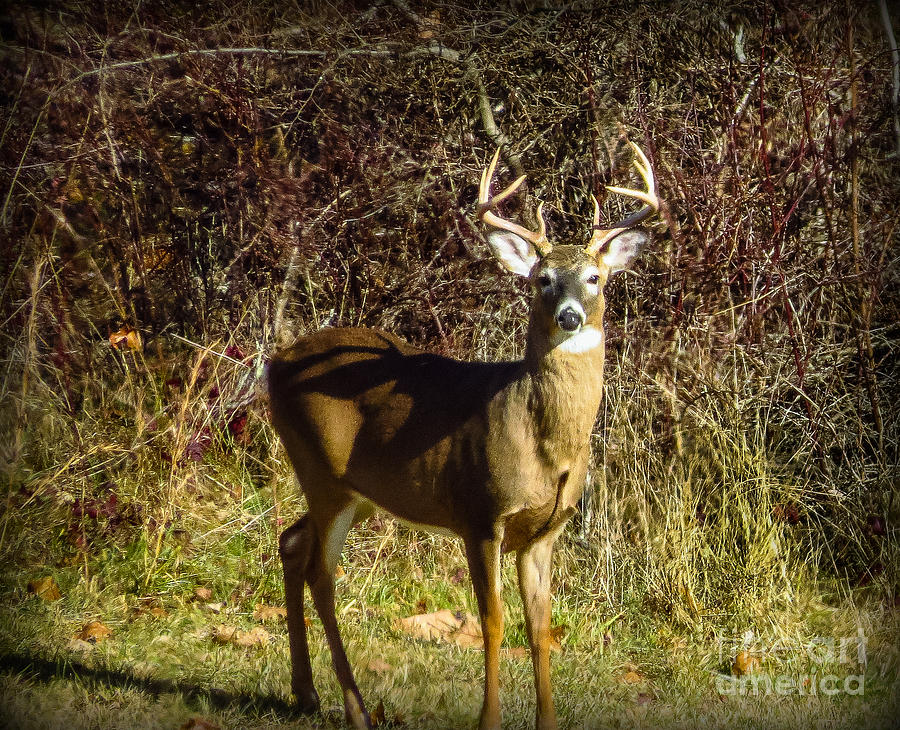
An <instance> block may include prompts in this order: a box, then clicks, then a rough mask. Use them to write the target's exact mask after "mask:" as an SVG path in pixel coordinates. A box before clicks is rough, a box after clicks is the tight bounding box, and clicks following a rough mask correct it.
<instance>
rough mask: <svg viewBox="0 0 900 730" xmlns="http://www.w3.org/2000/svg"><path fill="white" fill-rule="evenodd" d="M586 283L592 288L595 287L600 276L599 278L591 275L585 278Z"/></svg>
mask: <svg viewBox="0 0 900 730" xmlns="http://www.w3.org/2000/svg"><path fill="white" fill-rule="evenodd" d="M587 283H588V284H591V285H593V286H597V284H599V283H600V276H599V275H598V274H591V275H590V276H589V277H588V278H587Z"/></svg>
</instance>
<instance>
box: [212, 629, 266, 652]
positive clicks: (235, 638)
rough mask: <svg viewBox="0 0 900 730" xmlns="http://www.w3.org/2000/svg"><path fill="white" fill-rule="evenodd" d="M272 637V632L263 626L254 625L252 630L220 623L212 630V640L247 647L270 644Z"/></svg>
mask: <svg viewBox="0 0 900 730" xmlns="http://www.w3.org/2000/svg"><path fill="white" fill-rule="evenodd" d="M270 638H271V634H269V632H268V631H266V630H265V629H264V628H263V627H262V626H254V627H253V628H252V629H250V631H243V630H241V629H239V628H237V627H236V626H227V625H225V624H219V625H218V626H216V627H215V628H214V629H213V632H212V640H213V641H215V642H216V643H217V644H234V645H235V646H240V647H244V648H245V649H246V648H249V647H251V646H262V645H264V644H268V643H269V639H270Z"/></svg>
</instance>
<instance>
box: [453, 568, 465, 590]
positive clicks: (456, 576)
mask: <svg viewBox="0 0 900 730" xmlns="http://www.w3.org/2000/svg"><path fill="white" fill-rule="evenodd" d="M465 579H466V569H465V568H457V569H456V570H454V571H453V573H452V574H451V575H450V582H451V583H452V584H453V585H455V586H458V585H459V584H460V583H462V582H463V581H464V580H465Z"/></svg>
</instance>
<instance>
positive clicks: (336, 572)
mask: <svg viewBox="0 0 900 730" xmlns="http://www.w3.org/2000/svg"><path fill="white" fill-rule="evenodd" d="M344 575H345V573H344V569H343V568H342V567H341V566H340V565H338V566H337V567H336V568H335V569H334V577H335V578H343V577H344Z"/></svg>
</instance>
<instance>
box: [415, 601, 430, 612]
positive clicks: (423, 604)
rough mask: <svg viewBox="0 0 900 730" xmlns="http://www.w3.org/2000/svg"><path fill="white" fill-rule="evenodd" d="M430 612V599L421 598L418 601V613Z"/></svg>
mask: <svg viewBox="0 0 900 730" xmlns="http://www.w3.org/2000/svg"><path fill="white" fill-rule="evenodd" d="M427 612H428V599H427V598H420V599H419V600H418V601H416V613H427Z"/></svg>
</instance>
